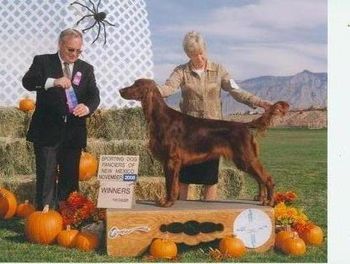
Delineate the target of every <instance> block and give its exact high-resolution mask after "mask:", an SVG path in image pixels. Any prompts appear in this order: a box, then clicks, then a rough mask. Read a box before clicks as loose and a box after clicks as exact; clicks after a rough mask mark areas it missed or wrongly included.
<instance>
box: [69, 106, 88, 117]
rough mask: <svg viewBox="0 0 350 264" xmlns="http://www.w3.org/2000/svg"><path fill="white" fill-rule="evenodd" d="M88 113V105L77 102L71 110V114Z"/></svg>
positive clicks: (80, 115)
mask: <svg viewBox="0 0 350 264" xmlns="http://www.w3.org/2000/svg"><path fill="white" fill-rule="evenodd" d="M89 113H90V109H89V107H87V106H86V105H84V104H78V105H77V106H76V107H75V108H74V110H73V115H75V116H79V117H82V116H86V115H88V114H89Z"/></svg>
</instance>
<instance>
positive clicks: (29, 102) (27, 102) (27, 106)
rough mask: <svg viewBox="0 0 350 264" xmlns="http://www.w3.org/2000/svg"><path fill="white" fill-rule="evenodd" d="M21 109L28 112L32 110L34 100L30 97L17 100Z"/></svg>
mask: <svg viewBox="0 0 350 264" xmlns="http://www.w3.org/2000/svg"><path fill="white" fill-rule="evenodd" d="M18 108H19V109H20V110H21V111H23V112H28V111H31V110H34V108H35V102H34V100H33V99H30V98H23V99H21V100H20V101H19V107H18Z"/></svg>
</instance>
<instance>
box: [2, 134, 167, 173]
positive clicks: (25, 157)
mask: <svg viewBox="0 0 350 264" xmlns="http://www.w3.org/2000/svg"><path fill="white" fill-rule="evenodd" d="M87 150H88V151H89V152H91V153H93V154H94V155H95V156H96V157H97V159H99V156H100V155H102V154H104V155H139V156H140V165H139V174H140V175H143V176H148V175H162V174H163V169H162V166H161V165H160V163H159V162H158V161H156V160H153V158H152V156H151V154H150V153H149V151H148V147H147V142H146V141H144V140H110V141H106V140H103V139H89V140H88V147H87ZM34 173H35V156H34V151H33V145H32V143H30V142H27V141H26V140H25V139H24V138H0V174H4V175H7V176H11V175H15V174H34Z"/></svg>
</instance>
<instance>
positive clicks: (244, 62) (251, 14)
mask: <svg viewBox="0 0 350 264" xmlns="http://www.w3.org/2000/svg"><path fill="white" fill-rule="evenodd" d="M145 2H146V9H147V11H148V18H149V22H150V30H151V40H152V45H153V56H154V57H153V59H154V79H155V80H157V81H161V82H164V81H165V80H166V78H167V77H168V76H169V74H170V73H171V71H172V69H173V68H174V67H175V66H176V65H178V64H182V63H184V62H186V61H187V57H186V56H185V54H184V52H183V49H182V40H183V37H184V35H185V34H186V32H188V31H191V30H196V31H199V32H200V33H202V35H203V36H204V38H205V40H206V42H207V46H208V55H209V58H210V59H211V60H213V61H216V62H218V63H221V64H223V65H224V66H226V68H227V69H228V71H229V72H230V73H231V75H232V77H234V78H235V79H237V80H244V79H248V78H253V77H258V76H262V75H276V76H277V75H279V76H286V75H293V74H295V73H297V72H300V71H302V70H304V69H307V70H310V71H313V72H326V71H327V1H326V0H260V1H259V0H145Z"/></svg>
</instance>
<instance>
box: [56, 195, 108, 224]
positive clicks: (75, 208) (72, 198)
mask: <svg viewBox="0 0 350 264" xmlns="http://www.w3.org/2000/svg"><path fill="white" fill-rule="evenodd" d="M59 212H60V214H61V215H62V218H63V225H64V226H67V225H70V226H72V227H75V228H80V227H82V226H83V225H85V224H88V223H93V222H97V221H99V220H103V219H104V218H105V211H104V210H103V209H99V208H96V206H95V204H94V202H93V201H91V200H90V199H89V198H87V197H85V196H84V195H83V194H82V193H79V192H72V193H71V194H70V195H69V197H68V199H67V200H66V201H64V202H62V203H60V205H59Z"/></svg>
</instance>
